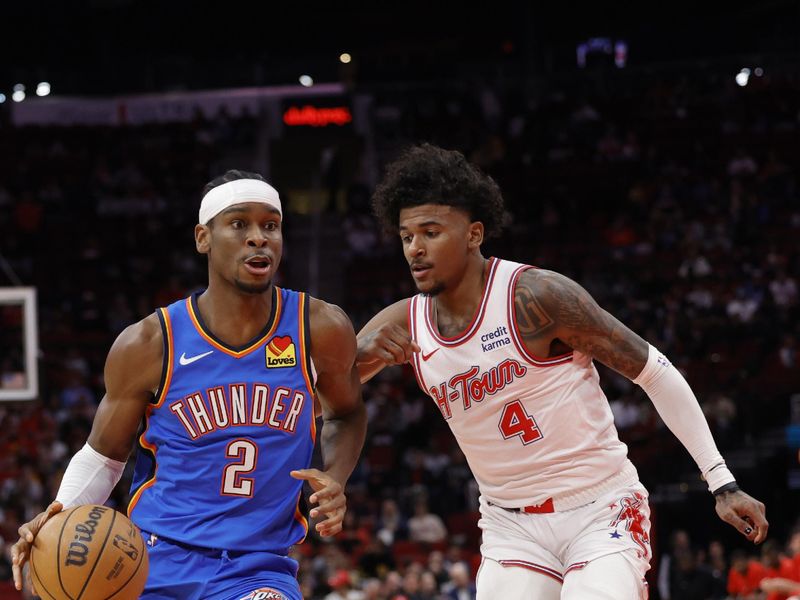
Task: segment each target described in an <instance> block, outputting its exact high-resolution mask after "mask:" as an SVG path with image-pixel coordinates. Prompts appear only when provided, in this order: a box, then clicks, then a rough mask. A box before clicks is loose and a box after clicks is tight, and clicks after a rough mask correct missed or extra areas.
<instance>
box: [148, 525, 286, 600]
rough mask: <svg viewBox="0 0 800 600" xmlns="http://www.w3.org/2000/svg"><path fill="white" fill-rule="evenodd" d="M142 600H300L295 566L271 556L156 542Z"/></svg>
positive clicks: (151, 543)
mask: <svg viewBox="0 0 800 600" xmlns="http://www.w3.org/2000/svg"><path fill="white" fill-rule="evenodd" d="M142 537H143V538H144V540H145V544H146V547H147V550H148V554H149V559H150V573H149V574H148V576H147V585H145V588H144V592H143V593H142V595H141V596H140V598H141V599H143V600H166V599H172V598H174V599H175V600H302V595H301V594H300V586H299V585H298V583H297V561H295V560H293V559H291V558H289V557H288V556H281V555H278V554H273V553H271V552H229V551H227V550H213V549H209V548H200V547H197V546H190V545H188V544H181V543H179V542H173V541H170V540H165V539H163V538H155V536H151V535H150V533H148V532H146V531H142Z"/></svg>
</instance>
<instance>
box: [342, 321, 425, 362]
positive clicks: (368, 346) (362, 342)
mask: <svg viewBox="0 0 800 600" xmlns="http://www.w3.org/2000/svg"><path fill="white" fill-rule="evenodd" d="M414 352H419V346H418V345H417V342H415V341H414V340H412V339H411V336H410V335H409V334H408V332H407V331H406V330H404V329H403V328H402V327H400V326H399V325H396V324H394V323H384V324H383V325H381V326H380V327H378V329H375V330H374V331H370V332H369V333H367V334H365V335H364V336H362V337H360V338H359V340H358V353H357V354H356V364H367V365H371V364H383V365H401V364H403V363H405V362H408V361H409V360H411V355H412V354H413V353H414Z"/></svg>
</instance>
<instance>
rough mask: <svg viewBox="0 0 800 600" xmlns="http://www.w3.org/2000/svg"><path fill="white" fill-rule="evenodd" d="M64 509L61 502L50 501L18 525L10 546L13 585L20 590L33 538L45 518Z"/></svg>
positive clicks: (45, 520) (44, 521)
mask: <svg viewBox="0 0 800 600" xmlns="http://www.w3.org/2000/svg"><path fill="white" fill-rule="evenodd" d="M62 510H64V506H63V505H62V504H61V502H52V503H51V504H50V506H48V507H47V508H46V509H45V510H44V512H41V513H39V514H38V515H36V516H35V517H34V518H33V519H32V520H30V521H28V522H27V523H25V524H23V525H20V527H19V530H18V532H19V540H17V543H16V544H14V545H13V546H11V571H12V573H13V575H14V587H15V588H17V589H18V590H22V567H23V566H24V565H25V562H26V561H27V560H28V559H29V558H30V556H31V547H32V546H33V539H34V538H35V537H36V535H37V534H38V533H39V530H41V528H42V526H44V524H45V523H46V522H47V520H48V519H49V518H50V517H52V516H53V515H55V514H58V513H60V512H61V511H62Z"/></svg>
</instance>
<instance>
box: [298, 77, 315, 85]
mask: <svg viewBox="0 0 800 600" xmlns="http://www.w3.org/2000/svg"><path fill="white" fill-rule="evenodd" d="M300 85H302V86H303V87H311V86H312V85H314V80H313V79H312V78H311V75H300Z"/></svg>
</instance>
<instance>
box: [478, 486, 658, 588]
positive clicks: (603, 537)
mask: <svg viewBox="0 0 800 600" xmlns="http://www.w3.org/2000/svg"><path fill="white" fill-rule="evenodd" d="M480 511H481V518H480V520H479V521H478V525H479V526H480V528H481V529H482V531H483V542H482V544H481V554H482V555H483V556H484V557H485V558H490V559H492V560H495V561H497V562H499V563H500V564H501V565H503V566H506V567H521V568H524V569H529V570H531V571H536V572H539V573H541V574H542V575H546V576H548V577H551V578H552V579H555V580H556V581H558V582H559V583H563V581H564V577H565V576H566V574H567V573H569V572H570V571H572V570H573V569H581V568H583V567H585V566H586V565H587V564H588V563H589V561H591V560H594V559H597V558H600V557H602V556H606V555H609V554H614V553H617V552H620V553H623V554H624V556H625V557H626V559H627V560H628V561H629V562H631V563H632V564H633V566H634V571H635V572H638V573H639V574H640V575H641V577H642V578H643V577H644V575H645V573H646V572H647V570H648V569H649V568H650V556H651V550H650V507H649V505H648V502H647V490H646V489H645V488H644V486H642V485H641V484H639V483H636V484H635V485H632V486H625V487H623V488H621V489H618V490H615V491H613V492H610V493H606V494H603V495H601V496H600V497H598V498H597V499H596V500H595V501H594V502H591V503H589V504H586V505H584V506H579V507H578V508H574V509H571V510H565V511H561V512H551V513H540V514H528V513H524V512H519V511H514V510H507V509H506V508H501V507H499V506H496V505H493V504H491V503H489V502H488V501H486V499H485V498H483V497H481V499H480Z"/></svg>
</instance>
